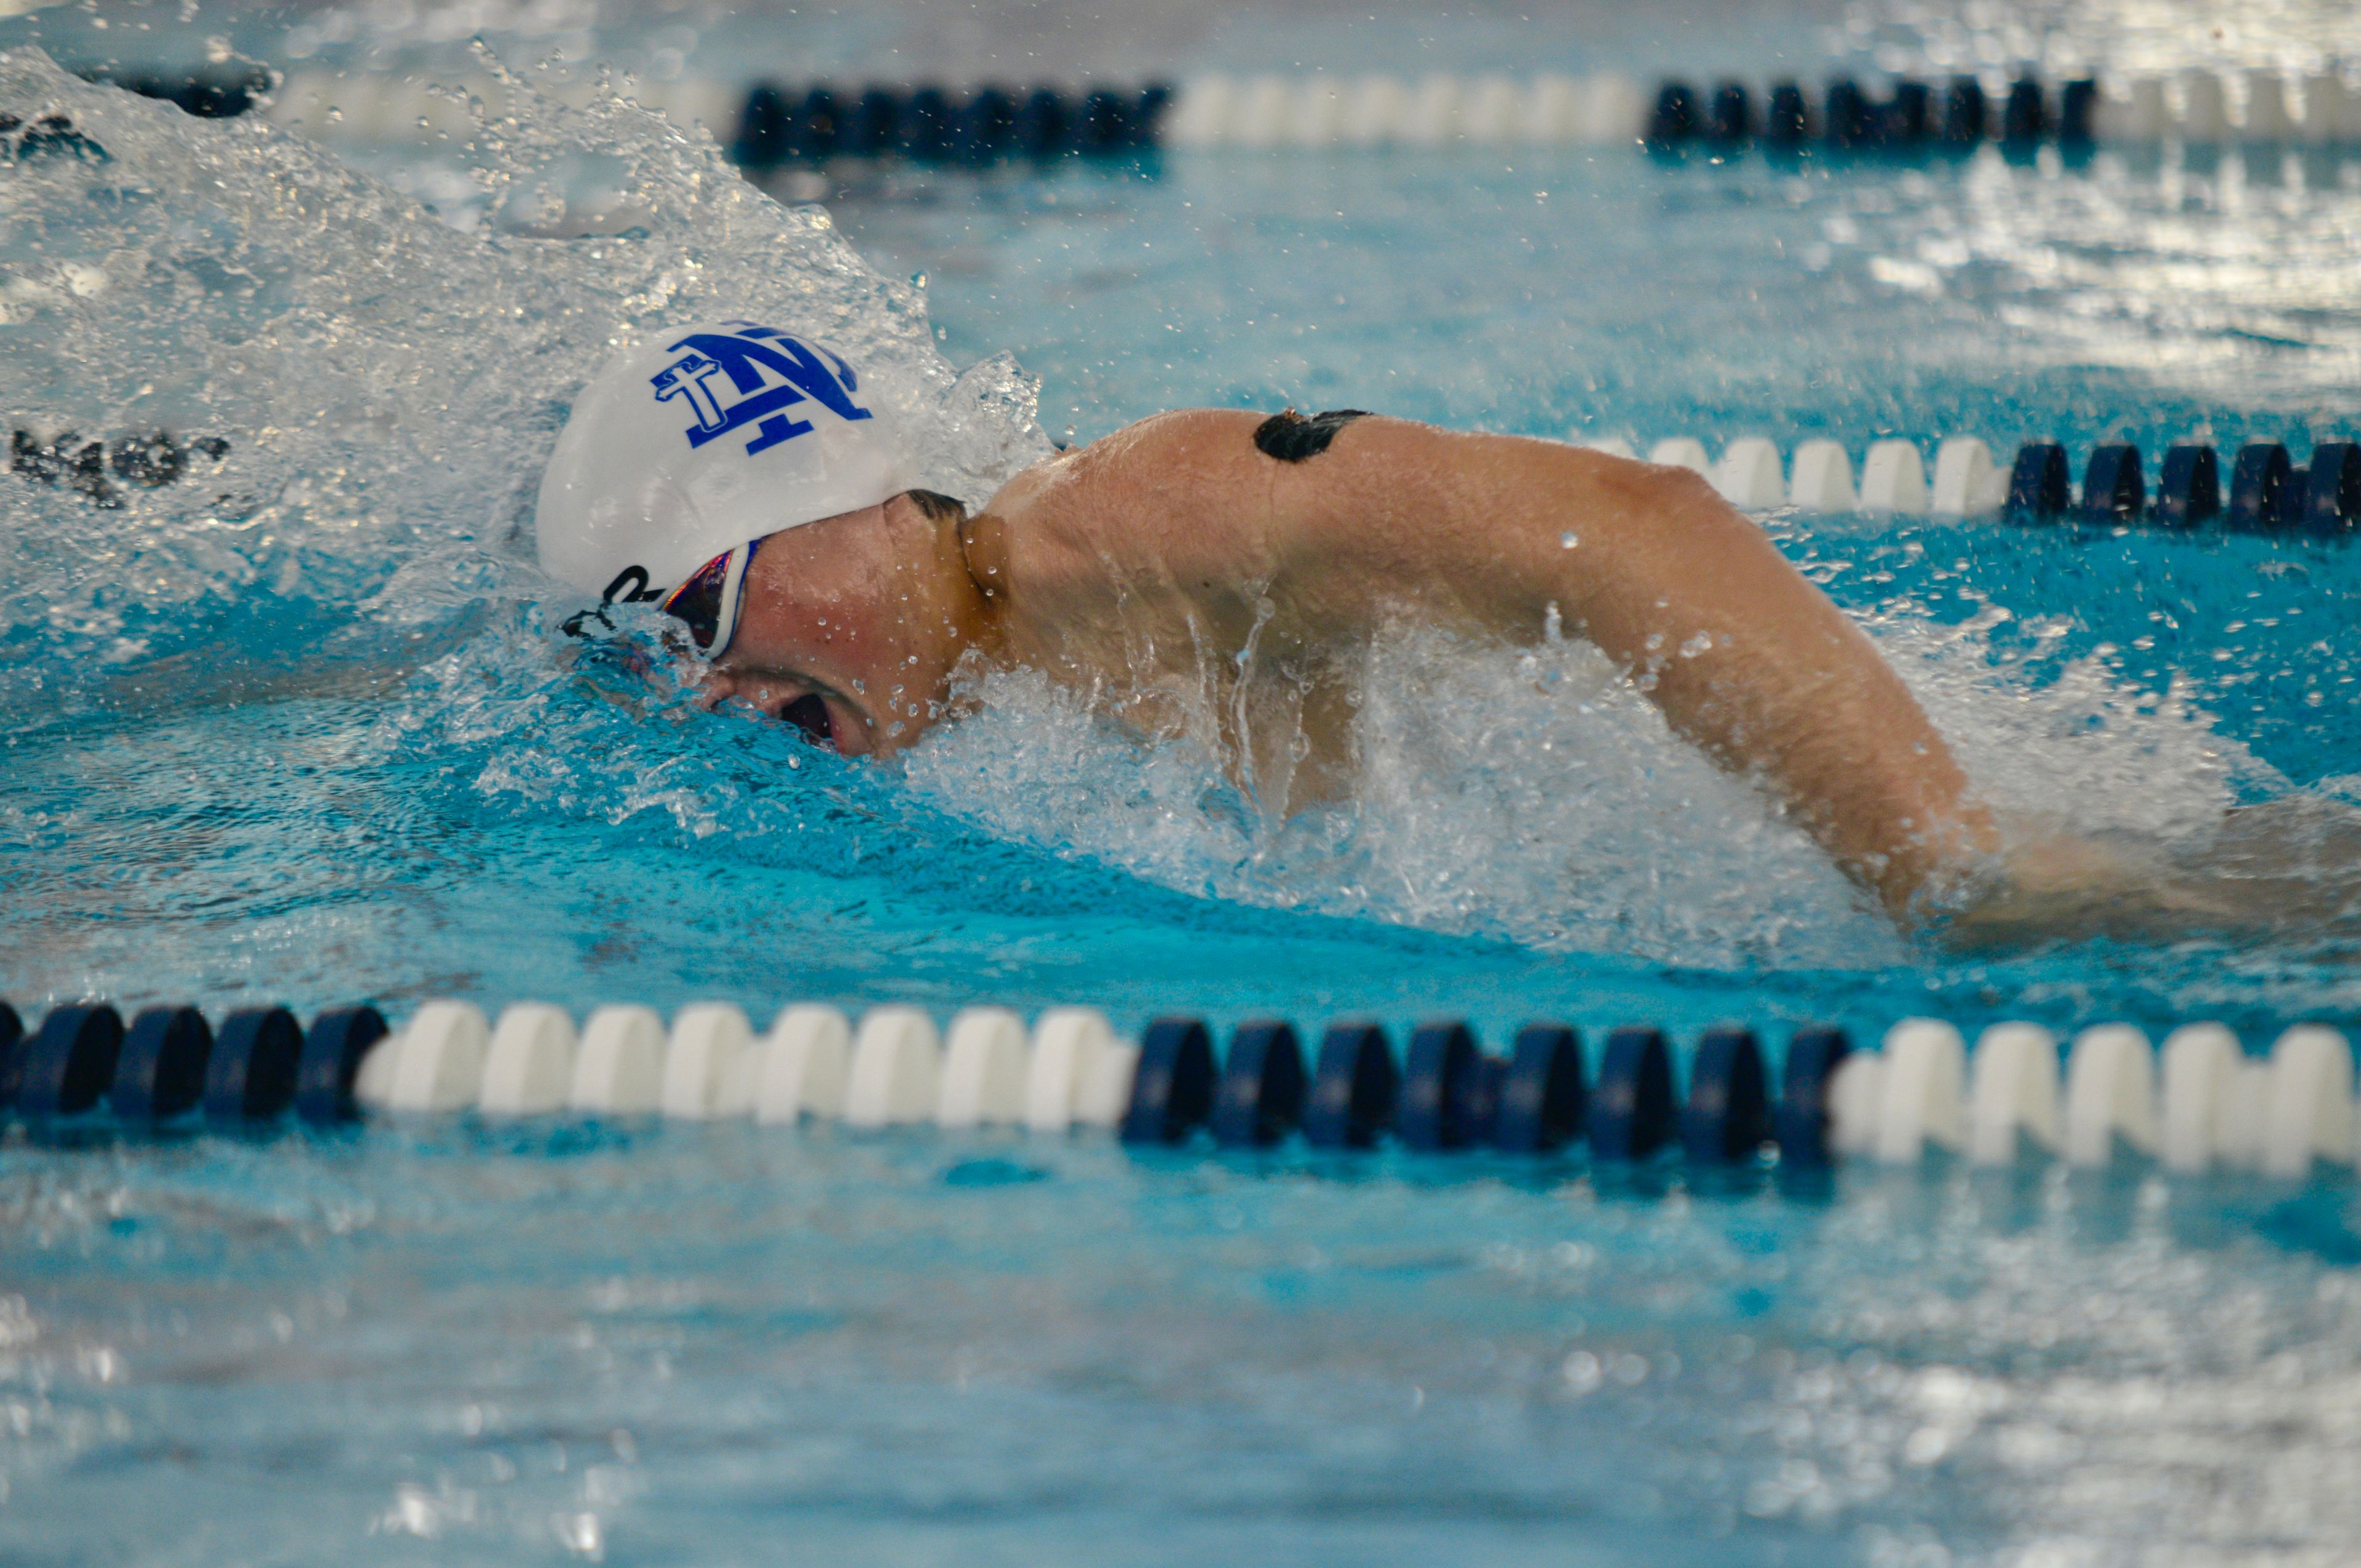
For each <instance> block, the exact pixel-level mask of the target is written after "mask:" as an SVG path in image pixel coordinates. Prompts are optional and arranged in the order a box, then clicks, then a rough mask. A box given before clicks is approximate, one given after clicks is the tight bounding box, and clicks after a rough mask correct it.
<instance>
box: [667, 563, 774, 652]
mask: <svg viewBox="0 0 2361 1568" xmlns="http://www.w3.org/2000/svg"><path fill="white" fill-rule="evenodd" d="M760 543H762V541H761V540H759V539H757V540H752V541H750V542H749V543H744V544H741V545H739V546H738V547H737V548H736V549H734V550H728V551H724V552H723V553H722V554H719V555H716V556H715V557H714V558H713V559H712V560H710V561H708V562H707V563H706V564H705V565H702V566H699V567H698V568H697V570H696V571H694V572H691V573H690V574H689V575H688V579H687V581H686V582H684V583H682V584H681V585H680V587H676V588H675V589H673V591H672V592H670V593H668V594H666V595H665V596H664V605H663V609H664V613H665V614H666V615H670V616H673V617H675V619H677V620H679V621H680V622H681V623H682V624H683V625H685V626H686V627H687V628H688V635H689V640H690V641H693V642H695V643H696V644H697V652H700V653H702V654H704V655H705V656H706V657H707V658H708V659H719V658H720V657H721V655H723V654H724V653H727V652H730V639H731V638H733V637H735V636H737V635H738V616H739V612H740V611H741V609H744V607H745V603H746V569H747V567H748V566H750V565H752V564H753V560H754V547H755V545H757V544H760Z"/></svg>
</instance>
